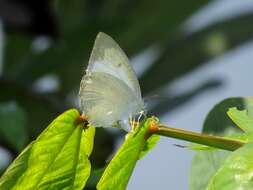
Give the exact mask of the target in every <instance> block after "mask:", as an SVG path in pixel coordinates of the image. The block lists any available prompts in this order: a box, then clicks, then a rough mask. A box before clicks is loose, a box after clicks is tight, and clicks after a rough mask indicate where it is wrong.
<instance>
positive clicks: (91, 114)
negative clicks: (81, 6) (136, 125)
mask: <svg viewBox="0 0 253 190" xmlns="http://www.w3.org/2000/svg"><path fill="white" fill-rule="evenodd" d="M79 99H80V105H81V110H82V112H83V115H85V116H86V117H87V118H88V121H89V123H90V124H92V125H93V126H95V127H112V126H120V127H121V128H123V129H125V130H126V131H129V130H130V129H131V126H129V118H133V117H135V116H136V115H138V114H140V113H143V112H144V111H145V105H144V101H143V99H142V96H141V90H140V85H139V82H138V79H137V77H136V73H135V72H134V70H133V68H132V67H131V65H130V64H129V60H128V58H127V56H126V54H125V53H124V52H123V50H122V49H121V48H120V47H119V45H118V44H117V43H116V42H115V41H114V40H113V39H112V38H111V37H110V36H108V35H107V34H105V33H102V32H100V33H99V34H98V35H97V37H96V40H95V43H94V46H93V50H92V52H91V56H90V59H89V62H88V67H87V69H86V73H85V75H84V76H83V78H82V80H81V84H80V90H79Z"/></svg>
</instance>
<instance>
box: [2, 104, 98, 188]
mask: <svg viewBox="0 0 253 190" xmlns="http://www.w3.org/2000/svg"><path fill="white" fill-rule="evenodd" d="M78 117H79V113H78V111H77V110H74V109H73V110H68V111H66V112H65V113H63V114H62V115H60V116H59V117H58V118H56V119H55V120H54V121H53V122H52V123H51V124H50V125H49V126H48V127H47V129H45V130H44V131H43V132H42V133H41V135H40V136H39V137H38V138H37V139H36V140H35V141H34V142H32V143H31V144H30V145H29V146H28V147H27V148H26V149H25V150H24V151H23V152H22V153H21V154H20V155H19V156H18V157H17V158H16V159H15V160H14V161H13V163H12V164H11V165H10V166H9V168H8V169H7V170H6V172H5V173H4V174H3V176H2V177H1V179H0V189H1V190H2V189H3V190H9V189H12V190H16V189H17V190H18V189H24V190H26V189H27V190H28V189H56V190H57V189H59V190H60V189H82V188H83V187H84V186H85V183H86V181H87V179H88V177H89V175H90V169H91V166H90V162H89V160H88V155H87V154H90V152H91V149H92V144H93V143H91V141H92V136H94V130H93V129H89V130H86V131H84V129H83V126H82V123H77V118H78ZM35 127H36V126H35Z"/></svg>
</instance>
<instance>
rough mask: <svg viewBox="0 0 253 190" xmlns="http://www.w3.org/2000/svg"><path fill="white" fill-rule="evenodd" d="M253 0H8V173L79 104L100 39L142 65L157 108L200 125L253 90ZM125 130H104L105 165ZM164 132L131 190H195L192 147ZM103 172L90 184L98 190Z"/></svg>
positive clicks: (3, 120) (4, 92) (1, 95)
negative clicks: (220, 105)
mask: <svg viewBox="0 0 253 190" xmlns="http://www.w3.org/2000/svg"><path fill="white" fill-rule="evenodd" d="M252 23H253V1H252V0H241V1H238V0H212V1H211V0H202V1H199V0H191V1H179V0H171V1H168V0H156V1H152V0H146V1H144V0H118V1H115V0H72V1H70V0H53V1H50V0H41V1H33V0H0V172H1V173H2V172H3V171H4V170H5V168H6V167H7V166H8V164H9V163H10V162H11V161H12V160H13V159H14V158H15V157H16V156H17V155H18V154H19V152H20V151H21V150H22V149H23V148H24V147H25V146H26V145H27V144H28V143H29V142H31V141H32V140H33V139H35V138H36V136H37V135H38V134H39V133H40V132H41V131H42V130H43V129H44V128H45V127H47V125H48V124H49V123H50V121H52V119H54V118H55V117H56V116H57V115H59V114H60V113H62V112H63V111H65V110H66V109H68V108H73V107H74V108H78V107H79V106H78V98H77V94H78V90H79V84H80V80H81V77H82V75H83V74H84V70H85V68H86V65H87V63H88V59H89V54H90V52H91V49H92V45H93V42H94V39H95V36H96V35H97V33H98V32H99V31H103V32H105V33H107V34H109V35H110V36H112V37H113V38H114V39H115V40H116V41H117V42H118V43H119V45H120V46H121V47H122V49H123V50H124V51H125V52H126V54H127V55H128V56H129V58H130V61H131V64H132V65H133V67H134V68H135V70H136V72H137V74H138V77H139V80H140V85H141V89H142V93H143V97H144V98H145V99H146V100H147V104H148V108H149V113H150V114H154V115H156V116H158V117H159V118H160V119H161V121H162V122H163V123H166V124H169V125H171V126H173V127H177V128H184V129H188V130H194V131H201V128H202V125H203V121H204V119H205V116H206V115H207V113H208V111H209V110H210V109H211V108H212V107H213V105H214V104H216V103H217V102H219V101H220V100H222V99H224V98H226V97H231V96H251V95H252V94H253V88H252V86H251V83H252V82H251V81H252V78H253V74H252V72H253V64H252V63H251V62H252V59H253V24H252ZM123 138H124V134H123V133H122V132H121V131H118V130H117V131H113V132H112V131H108V130H104V129H98V130H97V133H96V139H95V149H94V151H93V155H92V164H93V166H94V169H99V168H103V167H104V165H105V164H106V162H107V160H108V159H109V158H110V156H111V155H112V152H113V151H114V150H115V148H116V147H117V146H119V144H120V143H121V142H122V139H123ZM173 144H182V145H184V144H185V142H182V141H176V140H174V139H168V138H162V139H161V141H160V142H159V144H158V146H157V147H156V148H155V149H154V150H153V151H152V152H151V153H150V154H148V155H147V156H146V157H145V158H144V159H143V160H141V161H139V162H138V164H137V167H136V170H135V171H134V173H133V176H132V178H131V180H130V183H129V185H128V189H129V190H132V189H146V190H153V189H157V188H158V189H177V190H185V189H188V175H189V174H188V172H189V166H190V162H191V158H192V155H193V152H192V151H189V150H186V149H182V148H178V147H176V146H174V145H173ZM96 178H97V176H96V172H95V173H93V174H92V178H91V180H90V181H89V183H88V189H94V185H95V183H96Z"/></svg>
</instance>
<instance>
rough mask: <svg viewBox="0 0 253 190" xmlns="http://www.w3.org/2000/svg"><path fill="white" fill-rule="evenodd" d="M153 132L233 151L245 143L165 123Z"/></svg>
mask: <svg viewBox="0 0 253 190" xmlns="http://www.w3.org/2000/svg"><path fill="white" fill-rule="evenodd" d="M154 133H155V134H159V135H162V136H166V137H172V138H176V139H180V140H185V141H189V142H193V143H198V144H202V145H207V146H211V147H215V148H220V149H224V150H229V151H234V150H236V149H238V148H240V147H241V146H243V145H244V144H245V142H244V141H240V140H235V139H230V138H226V137H220V136H213V135H206V134H201V133H196V132H192V131H186V130H182V129H176V128H172V127H167V126H165V125H159V126H158V128H157V130H156V131H154Z"/></svg>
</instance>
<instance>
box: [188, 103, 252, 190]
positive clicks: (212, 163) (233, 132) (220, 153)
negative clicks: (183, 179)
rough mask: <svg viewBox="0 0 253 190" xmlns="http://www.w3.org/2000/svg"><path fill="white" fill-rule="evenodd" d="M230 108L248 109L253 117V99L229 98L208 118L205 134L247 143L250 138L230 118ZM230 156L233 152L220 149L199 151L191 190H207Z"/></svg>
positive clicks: (192, 171) (192, 168) (192, 176)
mask: <svg viewBox="0 0 253 190" xmlns="http://www.w3.org/2000/svg"><path fill="white" fill-rule="evenodd" d="M230 107H238V108H239V109H247V110H248V114H250V115H252V112H253V98H228V99H225V100H223V101H222V102H220V103H218V104H217V105H216V106H214V108H213V109H212V110H211V111H210V112H209V114H208V116H207V117H206V120H205V122H204V127H203V132H204V133H209V134H214V135H220V136H227V137H230V138H235V139H239V140H245V141H247V140H248V136H247V135H246V134H244V133H242V131H241V130H239V128H238V127H237V126H235V124H234V123H233V122H232V120H231V119H230V118H229V117H228V115H227V111H228V109H229V108H230ZM230 154H231V152H228V151H224V150H218V149H211V150H209V151H208V150H206V151H198V152H197V153H196V154H195V156H194V158H193V160H192V164H191V169H190V183H189V185H190V190H203V189H205V188H206V187H207V184H208V182H209V180H210V179H211V177H212V176H213V175H214V174H215V173H216V171H217V170H218V169H219V167H220V166H221V165H222V164H223V163H224V161H225V160H226V158H227V156H229V155H230ZM203 173H204V174H205V175H203Z"/></svg>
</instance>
